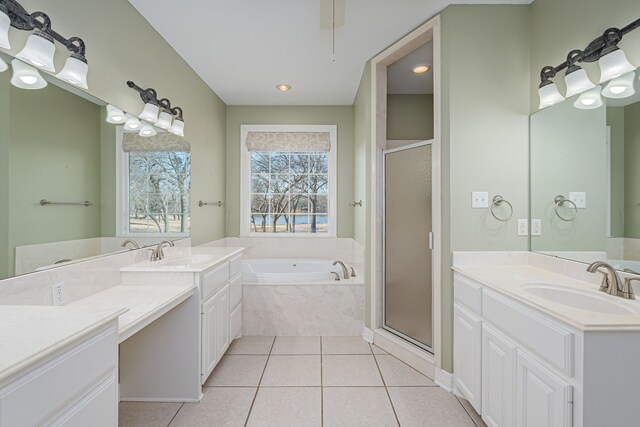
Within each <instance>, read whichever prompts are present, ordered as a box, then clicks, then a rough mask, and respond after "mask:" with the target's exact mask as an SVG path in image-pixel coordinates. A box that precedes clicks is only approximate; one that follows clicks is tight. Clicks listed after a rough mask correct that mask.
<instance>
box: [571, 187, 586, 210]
mask: <svg viewBox="0 0 640 427" xmlns="http://www.w3.org/2000/svg"><path fill="white" fill-rule="evenodd" d="M569 200H571V201H572V202H573V203H575V204H576V208H578V209H586V208H587V193H585V192H584V191H572V192H570V193H569Z"/></svg>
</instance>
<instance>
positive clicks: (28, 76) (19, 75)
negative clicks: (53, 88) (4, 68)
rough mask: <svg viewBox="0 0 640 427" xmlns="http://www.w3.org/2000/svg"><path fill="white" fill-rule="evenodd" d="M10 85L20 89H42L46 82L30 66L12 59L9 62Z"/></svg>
mask: <svg viewBox="0 0 640 427" xmlns="http://www.w3.org/2000/svg"><path fill="white" fill-rule="evenodd" d="M11 69H12V70H13V75H12V76H11V84H12V85H14V86H15V87H19V88H21V89H42V88H43V87H46V86H47V81H46V80H45V79H44V78H42V75H41V74H40V72H39V71H38V70H36V69H35V68H33V67H32V66H31V65H28V64H25V63H24V62H22V61H20V60H18V59H14V60H12V61H11Z"/></svg>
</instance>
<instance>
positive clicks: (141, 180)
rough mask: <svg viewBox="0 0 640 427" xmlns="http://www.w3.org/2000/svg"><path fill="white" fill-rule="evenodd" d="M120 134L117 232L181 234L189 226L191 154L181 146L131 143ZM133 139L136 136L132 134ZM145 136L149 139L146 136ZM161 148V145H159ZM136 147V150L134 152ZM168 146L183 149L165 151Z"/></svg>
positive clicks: (130, 233)
mask: <svg viewBox="0 0 640 427" xmlns="http://www.w3.org/2000/svg"><path fill="white" fill-rule="evenodd" d="M130 135H131V134H127V133H124V134H123V139H124V142H122V145H121V146H122V151H121V152H120V155H119V156H118V159H119V161H118V170H119V173H118V176H119V178H121V179H120V183H119V185H118V188H119V190H120V191H119V193H120V194H119V195H118V196H119V197H118V203H117V204H118V211H119V215H118V218H119V221H118V225H117V226H118V230H119V231H118V234H119V235H126V236H167V237H169V236H172V237H173V236H176V237H177V236H185V235H188V234H189V227H190V219H191V215H190V190H191V153H190V152H189V151H186V150H187V149H188V147H183V146H181V145H179V146H175V145H169V146H167V145H164V146H163V145H158V146H157V148H155V149H158V150H163V151H143V149H144V150H153V149H154V146H149V141H145V143H146V144H145V145H144V146H141V145H139V144H138V145H136V144H135V143H132V142H131V141H128V140H132V138H133V137H132V136H130ZM136 138H138V136H137V134H136ZM146 139H149V138H146ZM160 147H162V148H160ZM136 149H137V151H136ZM169 149H176V150H184V151H166V150H169Z"/></svg>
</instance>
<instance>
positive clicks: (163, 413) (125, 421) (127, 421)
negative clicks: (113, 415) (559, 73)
mask: <svg viewBox="0 0 640 427" xmlns="http://www.w3.org/2000/svg"><path fill="white" fill-rule="evenodd" d="M180 406H182V403H179V402H178V403H155V402H153V403H152V402H120V404H119V405H118V426H119V427H156V426H158V427H160V426H162V427H166V425H167V424H169V421H171V418H173V416H174V415H175V414H176V412H178V409H180Z"/></svg>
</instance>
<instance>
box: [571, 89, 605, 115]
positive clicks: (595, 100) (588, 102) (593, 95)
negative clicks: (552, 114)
mask: <svg viewBox="0 0 640 427" xmlns="http://www.w3.org/2000/svg"><path fill="white" fill-rule="evenodd" d="M601 91H602V88H601V87H600V86H596V87H594V88H593V89H590V90H588V91H586V92H582V93H581V94H580V96H579V97H578V99H577V100H576V102H574V103H573V106H574V107H576V108H579V109H581V110H594V109H596V108H600V107H602V105H603V102H602V96H600V92H601Z"/></svg>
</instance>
